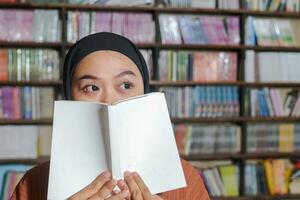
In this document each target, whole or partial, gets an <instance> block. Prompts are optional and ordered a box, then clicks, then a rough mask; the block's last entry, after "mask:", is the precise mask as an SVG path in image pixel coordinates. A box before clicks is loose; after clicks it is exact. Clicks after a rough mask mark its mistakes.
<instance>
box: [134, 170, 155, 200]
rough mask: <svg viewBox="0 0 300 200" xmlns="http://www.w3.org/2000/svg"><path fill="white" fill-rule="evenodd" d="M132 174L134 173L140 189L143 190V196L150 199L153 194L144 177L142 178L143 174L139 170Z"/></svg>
mask: <svg viewBox="0 0 300 200" xmlns="http://www.w3.org/2000/svg"><path fill="white" fill-rule="evenodd" d="M132 174H133V177H134V180H135V182H136V184H137V185H138V187H139V188H140V190H141V192H142V196H143V198H144V199H150V198H151V196H152V194H151V192H150V190H149V188H148V187H147V186H146V184H145V182H144V181H143V179H142V178H141V176H140V175H139V174H138V173H137V172H133V173H132Z"/></svg>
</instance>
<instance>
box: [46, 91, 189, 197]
mask: <svg viewBox="0 0 300 200" xmlns="http://www.w3.org/2000/svg"><path fill="white" fill-rule="evenodd" d="M132 110H135V111H136V112H132ZM157 116H159V117H157ZM137 122H138V123H137ZM69 138H73V139H72V140H69ZM153 144H155V148H153ZM75 146H76V148H74V147H75ZM74 155H76V156H75V157H74ZM87 155H89V156H87ZM149 159H150V160H149ZM82 163H85V164H84V165H82ZM86 163H89V164H88V165H87V164H86ZM166 166H172V167H169V168H168V173H166V171H165V169H166ZM61 169H65V170H61ZM87 169H88V170H87ZM105 170H110V171H112V176H113V177H114V178H116V179H121V178H122V177H123V176H122V175H123V173H124V171H125V170H126V171H137V172H138V173H139V174H140V175H141V177H142V178H143V180H144V181H145V183H146V185H147V186H148V187H149V189H150V191H151V193H153V194H156V193H160V192H164V191H168V190H172V189H177V188H181V187H185V186H186V183H185V179H184V174H183V171H182V167H181V164H180V159H179V154H178V151H177V148H176V142H175V138H174V133H173V130H172V126H171V122H170V118H169V114H168V110H167V105H166V102H165V97H164V94H162V93H150V94H146V95H142V96H138V97H132V98H130V99H127V100H123V101H120V102H116V103H114V104H113V105H105V104H100V103H91V102H78V101H57V102H55V108H54V120H53V137H52V149H51V160H50V175H49V186H48V198H49V199H65V198H67V197H69V196H71V195H72V194H74V193H76V192H77V191H79V190H81V189H82V188H83V187H85V186H86V185H88V184H89V183H90V182H92V180H94V179H95V178H96V177H97V176H98V175H99V174H100V173H101V172H102V171H105ZM74 174H77V175H78V176H74Z"/></svg>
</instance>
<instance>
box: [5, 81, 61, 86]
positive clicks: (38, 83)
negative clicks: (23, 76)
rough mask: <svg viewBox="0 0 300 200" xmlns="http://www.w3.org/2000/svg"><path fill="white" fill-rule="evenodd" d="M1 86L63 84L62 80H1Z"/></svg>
mask: <svg viewBox="0 0 300 200" xmlns="http://www.w3.org/2000/svg"><path fill="white" fill-rule="evenodd" d="M0 86H62V81H61V80H60V81H0Z"/></svg>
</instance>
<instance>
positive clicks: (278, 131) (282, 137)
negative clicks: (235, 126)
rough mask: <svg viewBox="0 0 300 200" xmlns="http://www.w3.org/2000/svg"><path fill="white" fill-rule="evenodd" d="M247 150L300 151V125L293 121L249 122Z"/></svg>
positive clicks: (247, 127)
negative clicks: (275, 122)
mask: <svg viewBox="0 0 300 200" xmlns="http://www.w3.org/2000/svg"><path fill="white" fill-rule="evenodd" d="M246 133H247V137H246V150H247V152H283V153H284V152H298V151H300V125H299V124H297V123H296V124H292V123H277V124H272V123H271V124H267V125H266V124H248V125H247V126H246Z"/></svg>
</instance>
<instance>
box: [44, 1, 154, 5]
mask: <svg viewBox="0 0 300 200" xmlns="http://www.w3.org/2000/svg"><path fill="white" fill-rule="evenodd" d="M40 1H42V0H40ZM67 2H68V3H71V4H100V5H122V6H136V5H153V4H154V0H68V1H67Z"/></svg>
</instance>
